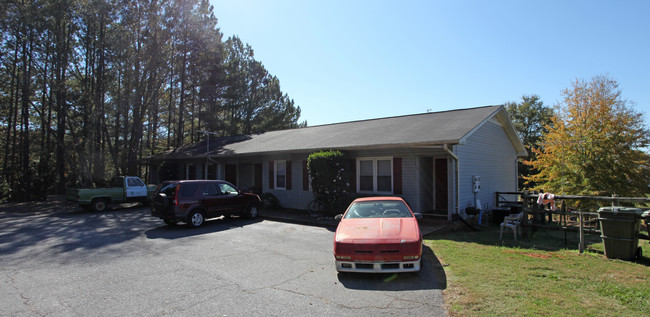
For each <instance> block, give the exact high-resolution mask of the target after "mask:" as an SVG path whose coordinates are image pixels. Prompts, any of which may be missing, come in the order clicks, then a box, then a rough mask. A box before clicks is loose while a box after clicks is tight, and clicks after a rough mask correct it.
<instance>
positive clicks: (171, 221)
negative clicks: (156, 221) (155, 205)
mask: <svg viewBox="0 0 650 317" xmlns="http://www.w3.org/2000/svg"><path fill="white" fill-rule="evenodd" d="M163 221H164V222H165V223H166V224H167V225H168V226H175V225H176V224H177V223H178V222H177V221H176V220H171V219H163Z"/></svg>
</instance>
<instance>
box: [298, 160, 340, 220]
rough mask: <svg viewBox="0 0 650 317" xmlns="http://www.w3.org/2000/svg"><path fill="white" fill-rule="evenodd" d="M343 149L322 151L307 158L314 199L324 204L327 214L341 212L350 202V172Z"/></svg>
mask: <svg viewBox="0 0 650 317" xmlns="http://www.w3.org/2000/svg"><path fill="white" fill-rule="evenodd" d="M347 162H348V160H347V158H346V155H345V154H344V153H342V152H341V151H332V150H330V151H320V152H316V153H312V154H311V155H309V158H308V159H307V168H308V170H309V175H310V176H311V187H312V191H313V192H314V199H315V200H317V201H320V202H321V204H322V205H323V208H324V212H325V215H329V216H332V215H334V214H337V213H341V212H343V211H344V210H345V208H346V207H347V204H348V203H349V198H348V196H349V194H350V173H349V167H348V165H347Z"/></svg>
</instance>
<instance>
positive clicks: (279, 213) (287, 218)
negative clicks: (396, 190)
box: [260, 209, 449, 236]
mask: <svg viewBox="0 0 650 317" xmlns="http://www.w3.org/2000/svg"><path fill="white" fill-rule="evenodd" d="M260 217H262V218H264V219H267V220H272V221H278V222H290V223H297V224H303V225H308V226H319V227H324V228H331V229H336V227H337V226H338V223H339V222H338V221H336V220H334V218H327V217H319V218H315V217H311V216H309V213H308V212H307V211H305V210H295V209H263V210H260ZM419 224H420V231H421V232H422V235H424V236H426V235H428V234H432V233H438V232H444V231H445V230H446V229H447V228H448V226H449V225H448V224H447V223H440V224H435V223H434V224H431V223H423V222H422V221H420V222H419Z"/></svg>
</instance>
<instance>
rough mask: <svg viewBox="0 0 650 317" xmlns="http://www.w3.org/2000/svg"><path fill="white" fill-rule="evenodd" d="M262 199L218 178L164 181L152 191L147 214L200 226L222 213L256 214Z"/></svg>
mask: <svg viewBox="0 0 650 317" xmlns="http://www.w3.org/2000/svg"><path fill="white" fill-rule="evenodd" d="M261 204H262V202H261V200H260V197H259V196H257V195H255V194H250V193H244V192H242V191H241V190H239V189H237V187H235V185H233V184H231V183H229V182H226V181H221V180H177V181H165V182H163V183H162V184H160V186H158V188H157V189H156V191H155V192H154V193H153V201H152V204H151V215H152V216H154V217H158V218H160V219H162V220H163V221H165V223H166V224H168V225H175V224H177V223H179V222H184V223H186V224H187V225H188V226H189V227H191V228H198V227H200V226H201V225H202V224H203V222H205V220H206V219H209V218H215V217H219V216H222V215H225V216H230V215H239V216H242V217H246V218H249V219H253V218H255V217H257V214H258V212H259V208H260V206H261Z"/></svg>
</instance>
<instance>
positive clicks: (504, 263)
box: [425, 227, 650, 316]
mask: <svg viewBox="0 0 650 317" xmlns="http://www.w3.org/2000/svg"><path fill="white" fill-rule="evenodd" d="M577 236H578V234H577V233H575V232H569V233H567V242H566V243H565V235H564V233H563V232H561V231H553V230H538V231H536V232H532V231H531V229H529V230H528V237H527V238H520V239H519V241H514V240H513V237H512V231H508V235H506V233H505V232H504V241H503V242H501V241H499V230H498V227H492V228H488V229H486V230H482V231H480V232H474V231H465V230H457V231H452V232H448V233H445V234H440V235H429V236H427V237H425V243H426V244H427V245H428V246H429V247H430V248H431V249H432V250H433V252H434V253H435V255H436V257H437V258H438V260H439V261H440V265H442V267H443V268H444V271H445V274H446V278H447V288H446V289H445V290H444V291H443V294H444V295H445V301H446V303H447V306H448V309H449V312H450V313H451V314H452V315H454V316H486V315H487V316H490V315H493V316H513V315H516V316H526V315H544V316H546V315H550V316H613V315H616V316H649V315H650V245H649V244H648V240H639V246H641V247H642V248H643V254H644V256H643V257H642V258H641V259H639V260H636V261H635V262H629V261H621V260H610V259H607V258H606V257H605V255H604V254H603V244H602V242H600V237H599V236H594V235H586V238H587V241H588V243H587V251H586V252H585V253H583V254H580V253H579V252H578V237H577Z"/></svg>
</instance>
